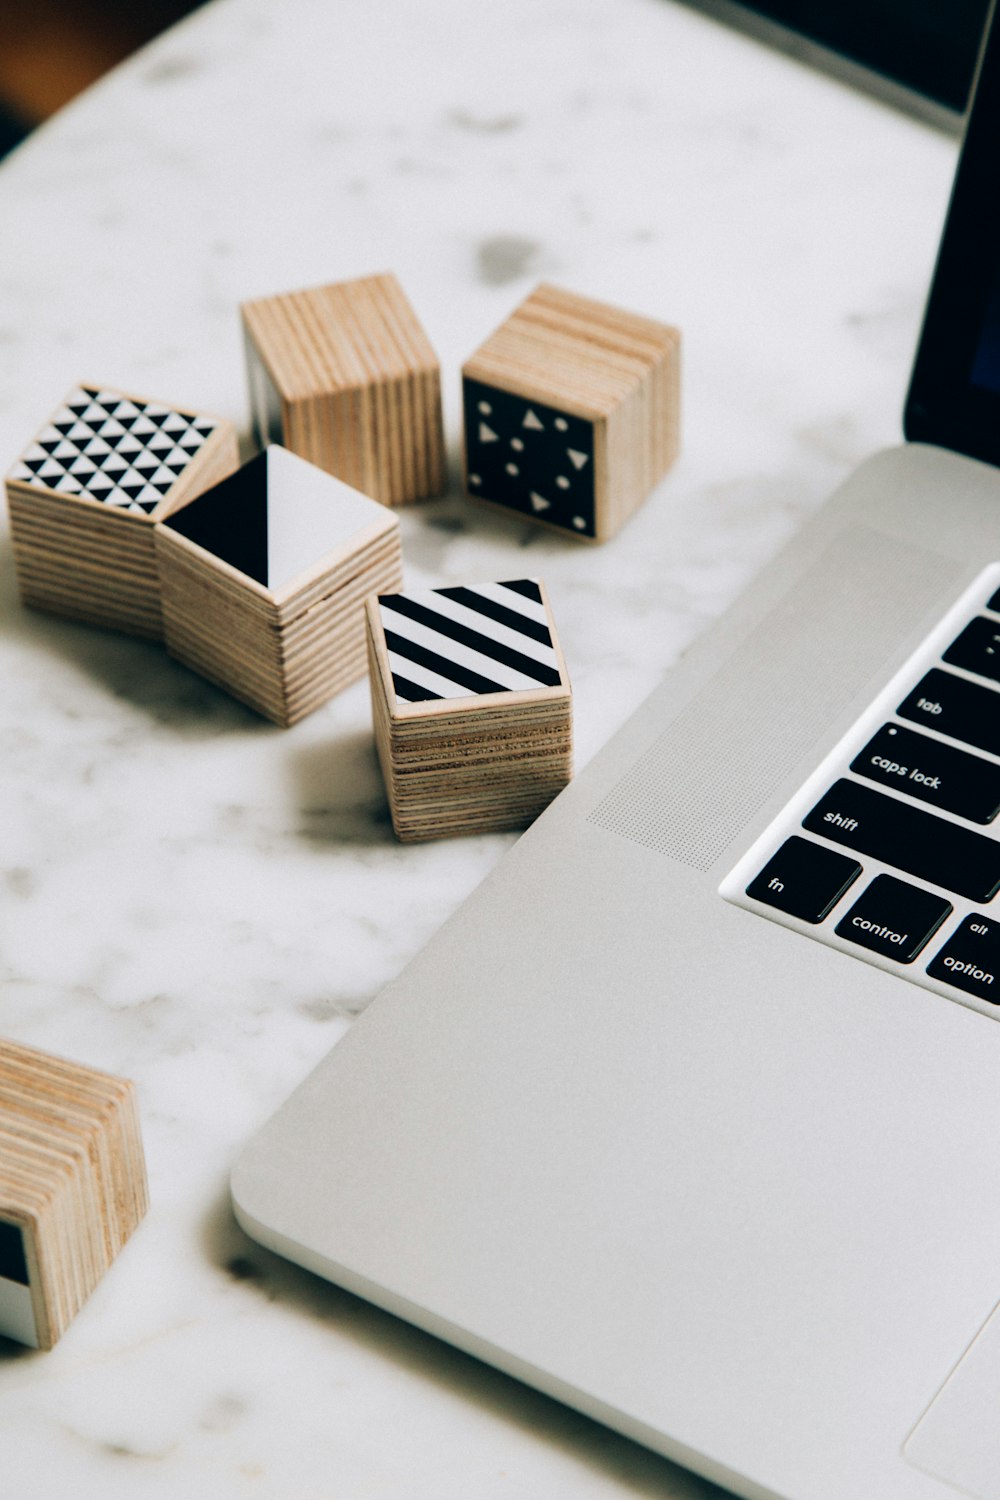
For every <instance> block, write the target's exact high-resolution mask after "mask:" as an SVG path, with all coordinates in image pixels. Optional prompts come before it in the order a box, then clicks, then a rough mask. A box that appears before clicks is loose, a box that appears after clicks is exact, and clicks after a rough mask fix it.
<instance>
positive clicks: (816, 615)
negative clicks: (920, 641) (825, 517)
mask: <svg viewBox="0 0 1000 1500" xmlns="http://www.w3.org/2000/svg"><path fill="white" fill-rule="evenodd" d="M964 571H965V570H963V569H962V568H961V567H960V566H959V565H958V564H956V563H951V562H948V561H947V560H945V559H943V558H941V557H939V556H937V555H936V554H934V553H931V552H927V551H924V550H922V549H920V548H917V547H913V546H910V545H908V544H907V543H904V542H901V541H898V540H896V539H895V538H892V537H887V536H884V535H882V534H881V533H880V532H876V531H870V530H867V529H865V530H864V531H863V532H862V534H861V535H860V536H859V533H858V529H854V530H853V531H851V532H849V533H847V534H842V535H841V536H840V537H838V538H837V540H836V541H834V542H833V543H831V545H830V546H829V547H828V548H827V549H826V551H825V552H824V553H823V554H822V555H821V557H820V558H819V559H818V560H817V561H816V562H815V563H814V564H813V566H812V567H811V568H810V569H809V570H808V571H807V572H806V573H805V574H804V575H803V577H802V578H801V579H800V580H799V582H798V583H797V584H796V585H795V586H794V588H793V589H792V590H791V591H790V592H789V593H788V594H786V595H785V597H784V599H783V600H782V602H781V603H780V604H779V605H778V606H777V607H776V608H775V609H774V610H772V611H771V613H770V614H768V615H766V616H765V618H764V619H763V620H762V621H761V622H760V624H759V625H758V626H757V627H756V629H755V630H754V631H753V632H752V633H751V634H750V636H748V638H747V640H746V642H745V644H744V646H743V647H742V648H741V649H740V650H739V651H738V652H737V653H736V655H735V656H733V657H731V658H730V659H729V661H728V662H727V663H726V664H725V666H723V667H722V669H721V670H720V671H719V672H717V673H716V674H715V676H714V677H712V679H711V680H710V681H709V682H708V683H706V685H705V686H704V687H703V688H702V689H701V691H700V692H699V693H698V694H697V695H696V696H695V697H694V698H693V699H692V701H691V702H690V703H689V704H688V705H687V707H686V708H685V709H684V710H683V711H682V712H681V713H680V714H679V716H678V717H677V719H675V721H674V723H673V724H672V725H671V726H670V728H669V729H668V730H666V731H665V733H664V734H662V735H661V736H660V738H659V739H658V740H657V741H656V742H655V743H654V744H653V745H652V746H651V747H650V749H649V750H647V751H646V753H645V754H644V755H643V756H642V757H641V758H640V759H639V760H638V761H637V762H636V763H635V765H634V766H633V767H632V768H631V770H629V771H628V772H626V774H625V776H624V777H623V778H622V780H621V781H620V782H619V783H618V785H617V786H615V787H614V788H613V789H612V790H611V791H610V792H609V793H608V794H607V796H606V797H605V798H604V800H603V801H602V802H600V803H599V804H598V806H597V807H596V808H595V809H594V811H593V812H592V813H591V814H590V818H589V821H590V822H592V823H595V824H597V825H598V826H599V827H601V828H606V829H609V830H610V831H611V832H612V833H618V834H621V835H622V836H623V837H624V838H629V839H633V840H634V841H635V842H636V843H639V844H644V845H645V846H646V847H647V848H650V849H657V850H659V851H660V853H662V854H667V855H670V857H671V858H672V859H675V860H678V861H679V862H680V863H681V864H685V865H690V866H691V867H692V868H693V869H696V870H709V869H711V867H712V865H714V864H715V862H716V860H717V859H718V858H719V856H720V855H721V854H722V853H723V852H724V851H725V850H726V849H727V848H728V846H729V845H730V844H731V843H732V842H733V840H734V839H735V838H737V837H738V835H739V834H740V832H741V831H742V830H743V829H744V828H745V827H746V826H747V824H748V823H749V822H750V821H751V819H752V818H753V817H754V816H755V815H756V814H757V813H758V812H759V810H760V808H761V807H763V806H764V804H765V803H766V802H767V800H768V799H769V797H770V796H771V795H772V793H773V792H774V790H775V788H776V787H777V786H779V785H780V783H781V782H782V781H783V780H784V778H785V777H786V776H788V775H789V773H790V772H791V771H792V770H793V769H794V767H795V766H796V765H797V764H798V762H799V761H800V760H801V759H802V757H803V756H804V755H805V754H806V753H807V752H808V751H809V749H810V747H811V746H812V745H814V744H815V742H816V741H817V739H819V738H820V737H821V736H822V734H823V731H824V729H825V728H826V727H827V726H829V725H831V724H833V722H834V721H835V720H836V718H837V716H838V715H839V714H841V713H842V712H843V710H844V709H845V708H846V707H847V706H848V705H849V704H850V702H851V701H852V699H853V698H854V697H855V696H856V695H857V694H858V693H859V692H862V691H863V690H864V689H865V687H866V686H867V685H869V684H870V685H871V688H872V691H873V692H874V689H875V688H876V687H877V685H878V684H879V682H880V680H882V679H883V678H884V669H885V665H886V663H887V662H888V661H889V660H890V659H891V658H892V657H893V656H895V655H897V653H898V649H899V646H900V644H901V642H902V641H903V640H904V639H905V637H906V635H907V634H908V632H909V630H910V629H911V628H916V627H918V626H919V625H920V624H921V623H922V622H923V621H925V620H926V618H927V616H928V613H929V612H930V611H931V610H933V608H934V607H935V606H938V607H943V605H944V603H946V602H947V599H948V597H949V595H954V593H955V592H956V589H957V586H958V584H959V583H960V581H961V578H962V576H963V572H964ZM823 748H824V749H825V748H828V747H823Z"/></svg>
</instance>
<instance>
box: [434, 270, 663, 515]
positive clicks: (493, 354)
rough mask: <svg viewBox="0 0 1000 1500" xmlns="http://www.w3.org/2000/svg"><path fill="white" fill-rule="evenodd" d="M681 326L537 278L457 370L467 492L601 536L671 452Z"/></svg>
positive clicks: (630, 507) (637, 500)
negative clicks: (536, 283) (538, 282)
mask: <svg viewBox="0 0 1000 1500" xmlns="http://www.w3.org/2000/svg"><path fill="white" fill-rule="evenodd" d="M680 342H681V336H680V333H679V332H678V330H677V329H676V328H670V327H668V326H667V325H666V324H663V323H656V322H654V321H653V320H652V319H651V318H644V317H640V316H638V315H637V314H636V313H630V312H623V311H622V310H621V309H619V308H616V307H610V306H608V305H607V304H605V303H603V302H595V301H593V300H592V299H590V298H588V297H580V296H577V295H575V294H574V293H572V292H565V291H561V290H560V289H559V288H558V287H554V286H546V285H542V286H539V287H538V288H537V289H536V290H535V291H534V292H532V294H531V296H530V297H528V298H527V299H526V301H524V302H522V303H521V305H520V307H518V308H517V309H516V310H515V311H514V312H513V313H512V314H511V316H510V317H509V318H508V319H507V321H506V322H505V323H503V324H501V326H500V327H499V328H498V329H497V330H496V332H495V333H493V334H491V336H490V337H489V338H488V339H487V340H486V342H485V344H483V345H482V346H481V347H480V348H479V349H477V351H476V353H475V354H473V356H472V357H471V359H469V360H468V361H467V362H466V364H465V365H464V366H463V369H462V398H463V416H464V429H465V457H464V481H465V489H466V493H467V494H468V495H470V496H472V497H473V498H475V499H480V500H488V501H490V502H492V503H493V504H494V505H501V506H503V507H504V508H506V509H508V510H513V511H516V512H517V513H519V514H520V515H524V516H528V517H530V518H531V519H532V520H536V521H541V522H543V523H544V524H545V525H548V526H554V527H557V528H558V529H559V530H560V531H564V532H570V533H571V534H572V535H574V536H582V537H588V538H590V539H591V540H594V541H598V542H603V541H606V540H607V539H608V537H611V536H614V534H615V532H616V531H618V529H619V528H620V527H621V526H622V525H623V524H624V522H625V521H626V520H627V519H628V517H629V516H630V515H631V514H632V512H633V511H634V510H635V509H636V508H637V506H639V505H641V503H642V502H643V500H645V499H646V497H647V495H648V494H649V493H650V491H651V490H652V489H653V488H654V486H655V485H656V484H657V483H658V482H659V480H660V479H661V478H662V477H663V475H664V474H665V473H666V471H667V469H668V468H669V467H670V465H671V464H672V463H673V461H674V459H675V458H676V456H677V451H678V444H679V430H680V416H679V412H680Z"/></svg>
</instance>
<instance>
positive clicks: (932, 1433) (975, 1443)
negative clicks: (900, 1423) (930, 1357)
mask: <svg viewBox="0 0 1000 1500" xmlns="http://www.w3.org/2000/svg"><path fill="white" fill-rule="evenodd" d="M998 1390H1000V1307H998V1308H996V1309H994V1311H993V1313H992V1315H991V1317H990V1318H989V1319H988V1320H987V1322H986V1324H985V1325H984V1327H983V1328H982V1330H981V1332H980V1333H979V1334H978V1335H977V1336H976V1338H975V1339H974V1340H973V1342H972V1344H971V1345H970V1346H969V1348H968V1349H967V1350H966V1352H965V1354H964V1355H963V1356H962V1358H961V1360H960V1361H959V1363H958V1364H957V1365H956V1367H955V1369H954V1370H953V1371H952V1373H951V1375H950V1376H949V1377H948V1379H947V1381H946V1382H945V1384H944V1385H943V1386H942V1388H941V1390H940V1391H939V1392H938V1394H937V1396H935V1398H934V1400H933V1401H932V1402H931V1405H930V1406H929V1408H928V1410H927V1412H926V1415H925V1416H924V1417H923V1418H922V1419H921V1420H920V1422H919V1423H918V1424H917V1426H916V1428H915V1430H914V1432H913V1434H912V1436H911V1437H910V1439H909V1441H908V1442H907V1444H906V1446H905V1448H904V1450H903V1451H904V1453H905V1455H906V1457H907V1458H908V1459H909V1460H910V1463H912V1464H913V1465H914V1467H916V1468H918V1469H922V1470H923V1471H924V1472H925V1473H927V1474H932V1475H933V1476H934V1477H935V1478H936V1479H943V1480H945V1481H946V1482H947V1483H949V1484H953V1485H956V1486H957V1487H958V1488H959V1489H961V1490H964V1491H965V1492H966V1493H967V1494H968V1495H972V1496H975V1500H1000V1424H998V1423H997V1419H996V1403H997V1391H998Z"/></svg>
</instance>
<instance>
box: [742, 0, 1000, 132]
mask: <svg viewBox="0 0 1000 1500" xmlns="http://www.w3.org/2000/svg"><path fill="white" fill-rule="evenodd" d="M747 9H751V10H755V11H757V12H759V14H761V15H762V16H765V17H767V18H768V19H769V20H772V21H778V22H780V23H781V24H782V25H786V26H791V27H792V28H794V29H795V30H796V31H798V32H801V33H802V34H803V35H804V36H807V37H809V38H811V39H812V40H813V41H815V42H819V43H821V44H822V45H824V46H827V47H830V48H832V49H833V50H834V51H836V52H841V53H843V54H844V55H845V56H847V57H849V58H852V59H853V60H854V61H855V62H859V63H861V64H863V65H864V66H865V67H868V68H871V69H872V70H873V71H875V72H877V73H882V74H884V75H885V76H886V77H888V78H891V79H893V80H895V81H896V82H898V83H902V84H904V85H906V86H907V87H908V88H912V89H915V90H916V91H917V92H918V93H920V94H923V95H925V96H926V97H927V98H929V99H932V100H934V101H935V102H936V103H938V104H943V105H945V106H946V107H947V108H949V109H953V110H957V111H961V110H963V109H964V108H965V102H966V99H967V97H968V93H969V85H970V83H971V81H972V72H973V68H974V66H975V61H976V54H977V52H978V49H979V41H980V38H981V36H982V32H983V23H984V22H985V20H986V13H987V11H988V10H989V0H752V4H749V5H748V6H747Z"/></svg>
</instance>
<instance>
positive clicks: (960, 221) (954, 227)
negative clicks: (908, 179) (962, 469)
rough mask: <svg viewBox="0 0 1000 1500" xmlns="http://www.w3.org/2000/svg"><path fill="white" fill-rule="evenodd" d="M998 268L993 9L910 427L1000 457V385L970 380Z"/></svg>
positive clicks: (945, 443) (928, 438) (992, 459)
mask: <svg viewBox="0 0 1000 1500" xmlns="http://www.w3.org/2000/svg"><path fill="white" fill-rule="evenodd" d="M998 270H1000V25H998V24H997V7H996V4H995V3H994V5H993V6H992V7H991V14H990V20H989V23H988V25H987V29H986V35H985V40H984V42H983V48H982V52H981V55H980V60H979V67H978V71H977V77H976V86H975V90H974V93H973V99H972V106H971V109H970V112H969V120H968V124H967V126H966V132H965V140H964V142H963V145H962V153H961V156H960V157H959V162H958V168H957V171H956V173H955V183H954V186H953V188H952V194H951V202H950V203H949V205H948V215H947V218H946V220H945V228H944V234H943V235H942V239H941V248H940V250H939V252H938V259H937V265H936V266H935V268H934V277H933V280H932V282H931V290H930V296H929V297H928V301H927V309H926V312H925V314H924V324H923V328H922V330H921V334H920V342H919V344H918V347H917V355H916V360H915V362H914V366H913V375H912V378H911V381H910V389H909V392H908V394H907V398H906V407H905V412H904V418H903V429H904V431H905V433H906V436H907V438H909V439H910V440H911V441H917V442H927V443H936V444H939V445H940V446H942V447H945V448H952V449H954V450H955V451H957V452H959V453H967V454H969V455H970V456H972V457H973V458H982V459H985V460H987V462H989V463H993V464H1000V391H998V392H993V391H990V390H987V389H986V388H984V387H981V386H976V385H974V384H973V383H972V367H973V363H974V361H975V357H976V352H977V350H978V347H979V341H980V337H981V335H982V329H983V321H984V317H985V313H986V306H987V302H988V299H989V297H990V294H991V292H992V291H993V289H994V284H995V281H996V278H997V275H998Z"/></svg>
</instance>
